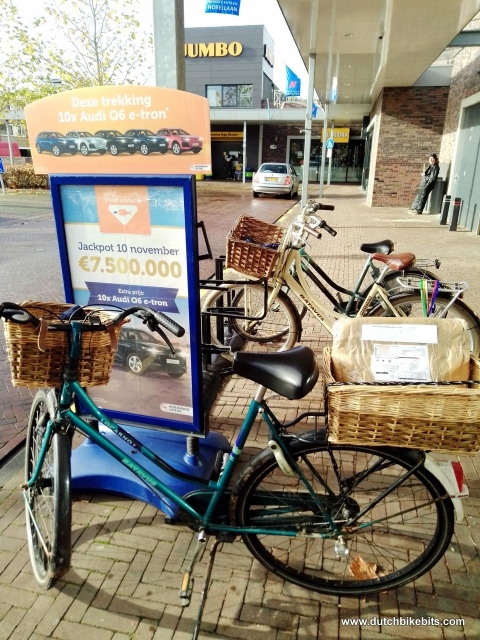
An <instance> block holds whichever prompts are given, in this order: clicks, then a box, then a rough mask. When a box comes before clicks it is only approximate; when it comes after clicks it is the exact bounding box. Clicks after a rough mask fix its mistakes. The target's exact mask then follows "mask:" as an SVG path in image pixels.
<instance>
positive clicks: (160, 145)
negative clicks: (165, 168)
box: [125, 129, 168, 156]
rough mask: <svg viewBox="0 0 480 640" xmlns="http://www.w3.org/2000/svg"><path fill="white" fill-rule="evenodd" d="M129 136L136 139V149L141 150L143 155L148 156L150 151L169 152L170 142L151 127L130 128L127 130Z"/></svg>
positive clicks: (126, 133)
mask: <svg viewBox="0 0 480 640" xmlns="http://www.w3.org/2000/svg"><path fill="white" fill-rule="evenodd" d="M125 135H126V136H127V137H128V138H133V139H134V141H135V149H136V150H137V151H140V153H141V154H142V156H148V154H149V153H153V152H160V153H162V154H163V153H167V151H168V142H167V140H166V139H165V138H163V137H162V136H158V135H155V134H154V133H153V132H152V131H150V130H149V129H129V130H128V131H125Z"/></svg>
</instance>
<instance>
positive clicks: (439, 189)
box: [427, 178, 447, 215]
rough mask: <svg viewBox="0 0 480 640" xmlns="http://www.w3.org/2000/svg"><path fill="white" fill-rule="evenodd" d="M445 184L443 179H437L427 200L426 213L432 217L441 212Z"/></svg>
mask: <svg viewBox="0 0 480 640" xmlns="http://www.w3.org/2000/svg"><path fill="white" fill-rule="evenodd" d="M446 184H447V183H446V182H445V180H444V179H443V178H437V181H436V182H435V186H434V187H433V191H432V193H431V194H430V196H429V198H428V207H427V213H430V214H432V215H434V214H436V213H440V211H441V210H442V202H443V196H444V195H445V187H446Z"/></svg>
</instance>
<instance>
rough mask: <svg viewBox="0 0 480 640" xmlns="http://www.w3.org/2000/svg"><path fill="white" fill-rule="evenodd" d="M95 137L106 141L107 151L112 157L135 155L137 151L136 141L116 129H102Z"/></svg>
mask: <svg viewBox="0 0 480 640" xmlns="http://www.w3.org/2000/svg"><path fill="white" fill-rule="evenodd" d="M95 137H97V138H102V139H103V140H105V143H106V146H107V150H108V152H109V153H110V154H111V155H112V156H118V154H119V153H130V154H133V153H135V151H136V150H137V146H136V143H135V140H134V139H133V138H132V137H127V136H126V135H125V134H124V133H120V131H117V130H116V129H101V130H100V131H96V132H95Z"/></svg>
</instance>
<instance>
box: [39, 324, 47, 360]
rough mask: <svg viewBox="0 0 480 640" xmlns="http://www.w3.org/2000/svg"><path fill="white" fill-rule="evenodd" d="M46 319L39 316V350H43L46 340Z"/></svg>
mask: <svg viewBox="0 0 480 640" xmlns="http://www.w3.org/2000/svg"><path fill="white" fill-rule="evenodd" d="M47 331H48V321H47V320H45V318H40V330H39V332H38V348H39V349H40V351H43V352H45V343H46V340H47Z"/></svg>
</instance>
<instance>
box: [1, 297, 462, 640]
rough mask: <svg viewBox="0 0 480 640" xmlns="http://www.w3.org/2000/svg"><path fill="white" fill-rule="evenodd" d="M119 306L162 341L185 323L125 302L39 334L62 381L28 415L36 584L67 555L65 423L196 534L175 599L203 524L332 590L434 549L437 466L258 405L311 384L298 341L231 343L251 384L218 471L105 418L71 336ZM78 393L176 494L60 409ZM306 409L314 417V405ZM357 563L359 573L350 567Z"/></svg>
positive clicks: (9, 312)
mask: <svg viewBox="0 0 480 640" xmlns="http://www.w3.org/2000/svg"><path fill="white" fill-rule="evenodd" d="M130 315H134V316H136V317H140V318H141V319H142V320H143V321H144V322H145V323H146V324H147V326H148V327H149V328H150V329H151V330H154V331H157V332H158V333H160V335H162V336H164V338H165V339H166V342H167V344H170V342H169V340H168V338H167V337H166V336H165V333H164V331H163V329H167V330H169V331H171V332H172V333H173V334H175V335H176V336H181V335H182V334H183V332H184V330H183V328H182V327H180V326H179V325H178V324H176V323H175V322H173V321H172V320H171V319H170V318H168V317H166V316H164V315H163V314H161V313H158V312H153V311H151V310H150V309H147V308H145V307H132V308H129V309H126V310H125V311H122V312H121V313H119V314H118V315H117V316H116V317H115V318H114V319H113V320H109V321H102V322H99V319H98V317H96V316H95V313H92V312H90V313H89V314H88V315H87V316H86V318H85V319H84V320H75V319H72V318H71V319H70V320H68V321H65V322H61V323H58V322H57V323H55V324H53V323H52V324H49V325H48V331H63V332H67V333H68V335H69V336H70V352H69V357H68V359H67V361H66V362H65V367H64V371H63V383H62V385H61V387H60V388H58V389H50V390H48V391H44V390H40V391H39V392H38V393H37V395H36V396H35V398H34V401H33V405H32V409H31V413H30V419H29V424H28V436H27V446H26V476H25V485H24V496H25V506H26V520H27V535H28V547H29V552H30V559H31V563H32V568H33V572H34V575H35V578H36V580H37V582H38V584H39V585H40V586H41V587H43V588H45V589H48V588H49V587H50V586H51V585H52V584H53V583H54V581H55V580H56V579H57V578H59V577H60V576H62V575H63V574H64V573H65V572H66V571H67V570H68V568H69V566H70V556H71V537H70V528H71V496H70V451H71V438H72V434H73V432H74V431H75V430H78V431H79V432H80V433H82V434H84V435H85V436H87V437H88V438H90V439H91V440H92V441H93V442H95V443H96V444H97V445H98V446H99V447H101V448H102V449H104V450H105V451H106V452H107V453H109V454H110V455H112V456H113V457H114V458H116V459H117V460H118V461H119V462H121V463H122V464H123V465H125V466H127V467H128V468H129V469H130V470H131V471H132V473H134V474H135V475H136V476H137V477H139V478H140V479H141V480H142V481H143V482H145V483H146V484H147V485H148V486H149V487H150V488H151V489H152V490H153V491H154V492H156V493H157V494H159V495H161V496H163V497H167V498H168V499H169V500H171V501H172V502H173V503H174V504H175V505H177V506H178V508H179V513H180V517H181V521H182V523H184V524H186V525H188V526H189V527H190V528H191V529H193V530H194V531H195V532H197V536H198V543H197V551H196V553H195V556H194V559H193V560H192V562H191V563H190V567H189V569H188V570H187V573H186V575H185V576H184V580H183V583H182V590H181V595H182V602H183V604H187V603H188V601H189V594H190V592H191V570H192V567H193V564H194V562H195V560H196V559H197V557H198V553H199V551H198V550H199V549H203V548H204V547H205V541H206V539H207V537H208V536H209V535H211V536H214V537H215V538H216V540H217V542H218V540H221V541H222V542H233V541H234V540H235V538H237V537H238V536H241V538H242V539H243V541H244V543H245V544H246V546H247V548H248V549H249V551H250V552H251V553H252V554H253V556H254V557H255V558H256V559H257V560H258V561H259V562H260V563H262V564H263V565H264V566H265V567H266V568H267V569H268V570H270V571H272V572H273V573H275V574H276V575H278V576H281V577H282V578H284V579H285V580H287V581H289V582H292V583H294V584H295V585H298V586H300V587H303V588H305V589H309V590H313V591H317V592H319V593H327V594H333V595H338V596H363V595H365V594H367V593H375V592H379V591H384V590H386V589H392V588H394V587H399V586H401V585H403V584H406V583H408V582H411V581H412V580H415V579H417V578H418V577H419V576H421V575H422V574H424V573H425V572H426V571H428V570H429V569H430V568H431V567H433V566H434V565H435V563H436V562H438V561H439V560H440V558H441V557H442V556H443V554H444V553H445V551H446V549H447V547H448V545H449V542H450V539H451V536H452V533H453V530H454V520H455V515H454V512H455V510H456V511H457V516H459V517H461V516H462V507H461V502H460V500H459V499H458V498H457V497H453V498H452V497H450V495H449V494H451V493H452V491H451V487H450V488H448V487H447V488H445V486H444V484H445V483H444V484H442V475H441V473H440V472H438V473H437V471H436V468H437V467H436V464H435V462H434V461H433V460H432V459H431V458H430V456H429V454H428V453H425V452H420V451H416V450H407V449H400V448H370V447H366V446H354V445H352V446H349V445H342V446H340V445H333V444H330V443H329V442H328V441H327V439H326V437H325V431H324V430H323V429H320V428H314V429H311V428H310V430H308V431H305V432H304V433H299V429H298V428H297V429H295V430H293V429H291V427H293V426H294V425H297V424H298V423H299V422H301V421H302V420H304V419H305V417H306V415H305V414H304V415H302V416H300V417H299V418H297V419H296V420H294V421H292V422H290V423H286V424H282V423H280V422H279V420H278V419H277V418H276V417H275V415H274V413H273V411H272V410H271V409H270V407H269V406H268V404H267V401H266V399H265V393H266V391H267V389H270V390H272V391H273V392H274V393H277V394H279V395H281V396H283V397H285V398H288V399H290V400H292V401H295V400H298V399H300V398H302V397H304V396H306V395H307V394H308V393H309V392H310V391H311V390H312V388H313V387H314V385H315V384H316V382H317V379H318V376H319V371H318V366H317V363H316V359H315V355H314V353H313V351H312V350H311V349H309V348H308V347H305V346H297V347H295V348H294V349H291V350H289V351H284V352H278V353H271V354H263V353H260V354H258V353H247V352H240V353H237V354H235V357H234V360H233V372H234V373H236V374H238V375H240V376H242V377H245V378H248V379H249V380H252V381H254V382H255V383H257V384H258V385H259V386H258V388H257V391H256V394H255V397H254V398H253V399H252V401H251V403H250V407H249V409H248V412H247V414H246V416H245V419H244V421H243V425H242V427H241V429H240V432H239V434H238V437H237V438H236V440H235V443H234V444H233V446H232V449H231V451H230V452H229V454H228V459H227V460H226V464H225V465H224V468H223V469H222V470H221V471H220V472H219V473H218V475H216V476H215V477H212V478H211V479H209V480H204V479H199V478H197V477H191V476H189V475H188V474H185V473H183V472H180V471H178V470H176V469H175V468H173V467H172V466H170V465H169V464H168V463H167V462H166V461H165V460H162V459H161V458H160V457H158V456H157V455H155V454H154V453H153V452H152V451H150V450H149V449H148V448H147V447H145V446H144V445H143V444H142V443H141V442H139V441H138V440H136V439H135V438H134V437H132V435H131V434H129V433H128V432H127V430H126V429H125V428H124V427H123V426H120V425H119V424H117V423H115V422H114V421H112V420H110V419H109V418H108V417H107V416H106V415H105V414H104V413H103V412H102V411H101V410H100V409H99V408H98V407H97V406H96V405H95V403H94V402H93V401H92V400H91V399H90V398H89V396H88V395H87V394H86V392H85V390H84V389H83V388H82V386H81V385H80V383H79V381H78V366H79V358H80V354H81V345H82V339H84V338H85V339H89V338H88V337H89V336H91V334H92V332H98V331H104V332H105V331H107V330H108V325H110V326H112V325H113V326H116V325H118V324H119V323H120V322H122V321H124V319H125V318H127V317H128V316H130ZM2 316H3V318H4V320H5V322H6V323H23V324H26V323H32V324H33V325H38V324H40V321H39V320H38V319H37V318H36V317H35V316H33V315H32V314H31V313H30V312H29V311H27V310H25V309H24V308H23V307H21V306H19V305H16V304H12V303H4V304H3V305H0V317H2ZM77 401H81V403H82V404H83V405H84V406H85V407H86V411H87V413H88V414H89V415H90V416H93V417H94V418H96V419H97V420H98V421H99V422H101V424H102V425H103V426H105V427H108V428H109V429H111V430H112V431H113V432H114V433H115V434H117V435H118V436H119V437H120V438H121V439H123V440H126V439H128V442H129V445H130V446H131V448H132V449H133V450H134V452H135V453H136V454H142V455H143V456H144V457H145V458H146V459H148V460H150V461H153V462H154V463H155V465H156V466H158V468H159V469H161V470H162V471H164V472H167V473H168V475H169V476H171V477H172V478H177V479H182V480H188V481H189V482H191V483H192V485H194V487H195V489H194V490H192V491H190V492H189V493H188V494H186V495H180V494H179V493H177V492H176V491H174V490H172V488H171V487H170V486H169V485H168V483H165V482H162V481H161V480H159V479H158V478H157V477H155V475H153V474H152V473H150V472H149V471H147V469H145V468H144V467H143V466H142V465H141V464H140V463H139V462H138V458H139V456H138V455H129V454H126V453H124V452H123V451H122V450H121V449H120V448H119V447H117V446H116V445H115V444H114V443H113V442H111V441H110V440H107V438H106V437H105V436H104V435H102V433H101V432H99V431H98V430H96V429H95V428H94V427H93V426H92V425H91V424H89V422H88V421H87V420H86V419H85V418H84V417H82V415H79V414H78V413H76V412H75V411H74V410H73V409H72V407H73V406H74V405H75V403H76V402H77ZM259 414H260V415H261V417H262V419H263V420H264V421H265V423H266V424H267V425H268V429H269V438H268V444H267V446H266V448H265V449H263V450H262V451H261V452H260V453H258V455H256V456H254V457H253V458H252V459H251V460H250V461H248V462H247V463H246V464H245V465H244V466H243V468H242V469H241V471H240V473H239V474H235V477H236V478H237V479H236V480H235V481H234V482H233V481H232V479H233V477H234V471H236V467H237V466H238V465H239V464H240V462H239V458H240V456H241V454H242V451H243V450H244V447H245V444H246V442H247V438H248V436H249V433H250V430H251V429H252V426H253V424H254V422H255V420H256V418H257V416H258V415H259ZM308 415H309V416H314V417H315V418H318V417H321V416H323V415H324V413H322V412H318V413H310V414H308ZM315 424H316V422H315ZM427 467H428V468H427ZM217 542H215V543H214V544H216V543H217ZM212 553H213V551H212ZM212 563H213V555H212ZM359 566H361V567H368V570H363V569H362V570H359V569H358V567H359ZM208 577H209V575H207V580H206V588H205V590H204V596H203V598H202V605H201V609H200V612H199V617H198V619H197V627H196V630H195V632H194V637H197V636H196V635H195V634H197V633H198V629H199V625H200V619H201V611H202V608H203V604H204V601H205V598H206V594H207V587H208Z"/></svg>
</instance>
